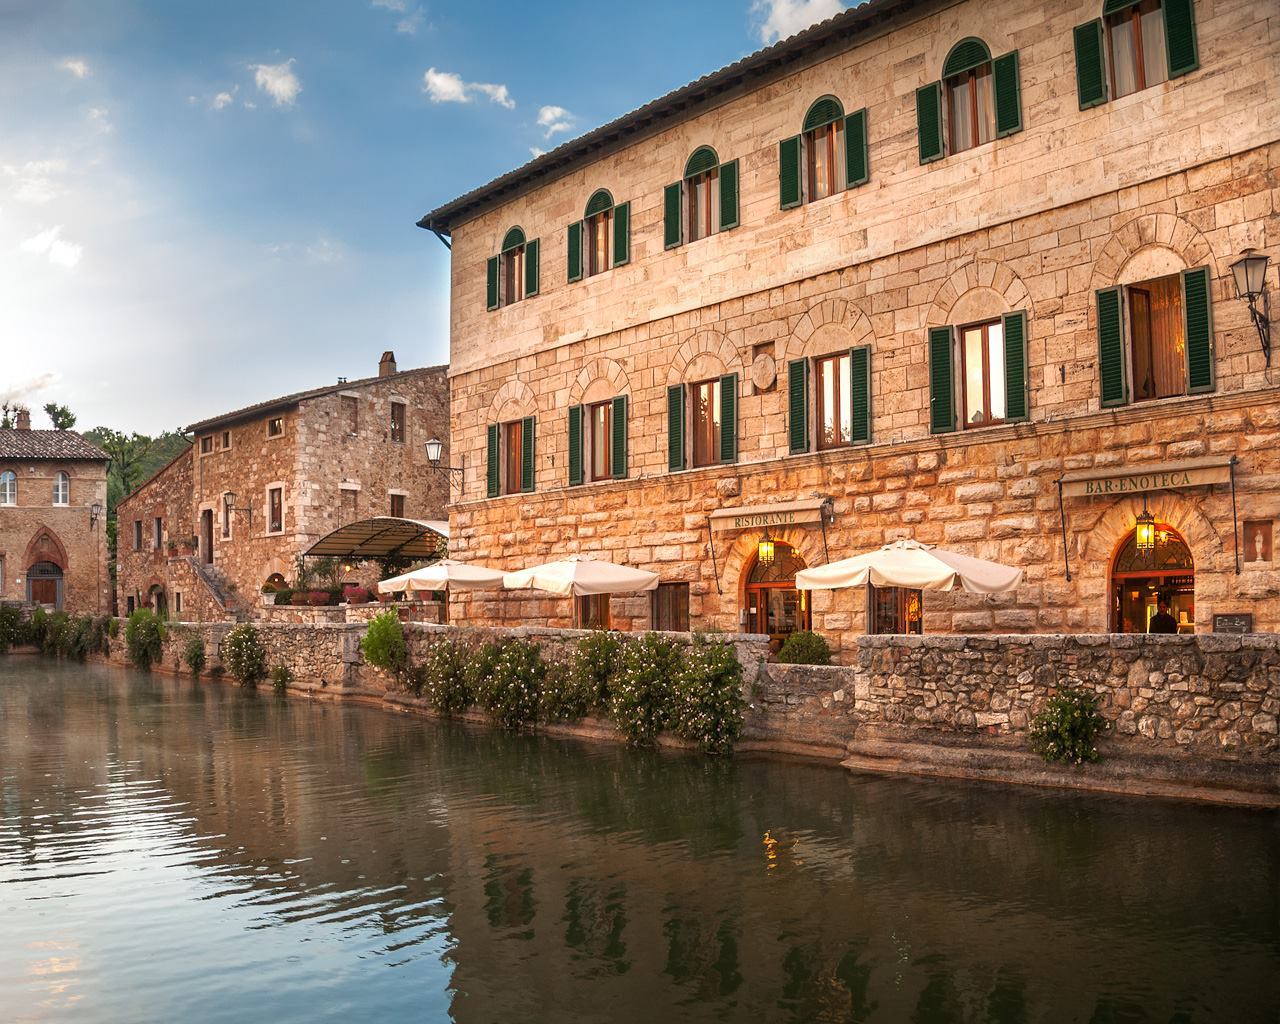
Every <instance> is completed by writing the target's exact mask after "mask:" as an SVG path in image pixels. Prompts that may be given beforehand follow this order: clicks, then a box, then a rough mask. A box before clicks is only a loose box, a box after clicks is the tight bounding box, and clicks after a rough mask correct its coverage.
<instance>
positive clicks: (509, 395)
mask: <svg viewBox="0 0 1280 1024" xmlns="http://www.w3.org/2000/svg"><path fill="white" fill-rule="evenodd" d="M536 415H538V398H537V396H536V395H535V394H534V393H533V389H532V388H531V387H529V385H528V384H526V383H525V382H524V381H522V380H519V379H516V378H512V379H511V380H508V381H507V382H506V383H504V384H503V385H502V387H500V388H498V391H497V393H496V394H495V395H494V396H493V401H491V402H490V403H489V414H488V416H487V417H486V418H485V422H487V423H510V422H511V421H512V420H518V419H523V418H524V417H525V416H536Z"/></svg>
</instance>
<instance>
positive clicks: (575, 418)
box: [569, 405, 582, 487]
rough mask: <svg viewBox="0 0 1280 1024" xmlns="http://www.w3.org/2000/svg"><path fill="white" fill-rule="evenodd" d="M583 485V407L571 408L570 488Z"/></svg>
mask: <svg viewBox="0 0 1280 1024" xmlns="http://www.w3.org/2000/svg"><path fill="white" fill-rule="evenodd" d="M580 483H582V406H580V405H571V406H569V486H570V487H576V486H577V485H578V484H580Z"/></svg>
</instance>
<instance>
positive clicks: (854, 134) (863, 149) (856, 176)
mask: <svg viewBox="0 0 1280 1024" xmlns="http://www.w3.org/2000/svg"><path fill="white" fill-rule="evenodd" d="M844 177H845V187H846V188H857V186H859V185H862V184H865V183H866V182H867V181H868V180H869V179H870V178H871V165H870V164H869V163H868V162H867V108H866V107H863V108H862V109H861V110H856V111H854V112H853V113H852V114H850V115H849V116H848V117H846V118H845V119H844Z"/></svg>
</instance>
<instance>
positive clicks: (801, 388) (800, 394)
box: [787, 359, 809, 455]
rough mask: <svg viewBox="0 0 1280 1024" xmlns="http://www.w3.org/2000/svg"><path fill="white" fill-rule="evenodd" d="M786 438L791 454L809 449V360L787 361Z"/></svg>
mask: <svg viewBox="0 0 1280 1024" xmlns="http://www.w3.org/2000/svg"><path fill="white" fill-rule="evenodd" d="M787 439H788V441H789V442H790V448H791V454H792V455H796V454H798V453H799V452H807V451H808V450H809V361H808V360H807V359H793V360H791V362H789V363H787Z"/></svg>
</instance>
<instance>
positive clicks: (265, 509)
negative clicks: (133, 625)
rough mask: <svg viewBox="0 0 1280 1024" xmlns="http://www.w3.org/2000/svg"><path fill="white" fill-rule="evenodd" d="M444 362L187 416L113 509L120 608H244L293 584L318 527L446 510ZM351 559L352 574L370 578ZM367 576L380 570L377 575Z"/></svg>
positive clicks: (385, 360) (196, 613)
mask: <svg viewBox="0 0 1280 1024" xmlns="http://www.w3.org/2000/svg"><path fill="white" fill-rule="evenodd" d="M448 421H449V394H448V385H447V381H446V377H445V368H444V367H442V366H435V367H426V368H422V369H415V370H405V371H397V369H396V362H395V356H394V354H393V353H391V352H387V353H385V354H384V355H383V357H382V361H381V362H380V364H379V367H378V376H376V377H369V378H366V379H363V380H355V381H347V380H339V381H338V382H337V383H336V384H331V385H328V386H326V387H322V388H316V389H314V390H311V391H303V392H300V393H298V394H292V395H285V396H283V397H281V398H275V399H271V400H270V401H267V402H260V403H258V404H256V405H252V406H249V407H247V408H244V409H237V410H235V411H234V412H229V413H224V414H222V415H220V416H213V417H210V418H208V419H205V420H201V421H200V422H199V423H196V424H194V425H192V426H191V427H188V428H187V429H188V432H190V433H191V434H192V435H193V439H194V440H193V443H192V445H191V447H190V449H188V450H187V451H185V452H183V453H182V454H180V455H179V456H178V457H177V458H175V459H174V460H173V461H172V462H171V463H169V465H168V466H166V467H165V468H164V469H162V470H161V471H160V472H159V473H157V474H156V475H155V476H153V477H152V478H151V479H150V480H148V481H147V482H146V483H144V484H142V486H140V487H139V488H138V489H137V490H135V491H134V492H133V493H132V494H130V495H129V496H128V497H127V498H125V499H124V500H123V501H122V502H121V503H120V505H119V507H118V508H117V510H116V515H117V522H118V542H117V576H118V582H119V600H120V611H121V613H122V614H127V613H128V612H129V611H131V610H132V609H133V608H135V607H138V606H140V605H145V606H148V607H155V608H159V609H162V610H163V611H165V612H166V613H168V614H170V615H173V616H180V617H182V618H184V619H188V620H191V621H208V620H210V619H219V618H227V617H229V616H231V615H235V614H237V613H239V614H243V613H245V612H249V611H251V610H252V609H253V608H254V606H255V605H257V604H258V602H259V601H260V597H259V595H260V594H261V593H262V591H263V590H264V589H275V588H277V587H283V586H285V585H292V584H293V583H295V582H296V573H297V561H298V558H299V556H300V555H302V554H303V553H304V552H305V551H306V550H307V549H308V548H310V547H311V545H312V544H314V543H315V542H316V541H317V540H319V539H320V538H321V537H323V536H325V535H326V534H328V533H330V532H332V531H333V530H335V529H337V528H338V527H339V526H342V525H345V524H346V523H351V522H355V521H357V520H360V519H367V518H370V517H372V516H401V517H407V518H411V519H442V518H443V516H444V509H445V506H446V504H447V501H448V490H447V488H448V479H447V477H446V475H444V474H442V473H440V472H438V471H436V470H433V469H432V468H431V467H430V465H429V463H428V461H427V455H426V448H425V445H426V442H427V440H428V439H429V438H431V437H432V436H433V435H442V436H443V435H446V434H447V428H448ZM371 572H372V569H371V568H370V567H368V566H364V567H359V566H357V567H353V568H352V569H351V571H350V573H349V574H348V578H349V579H350V580H351V581H353V582H357V581H359V582H372V579H369V578H366V577H369V576H370V573H371ZM372 578H373V579H376V576H374V577H372Z"/></svg>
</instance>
